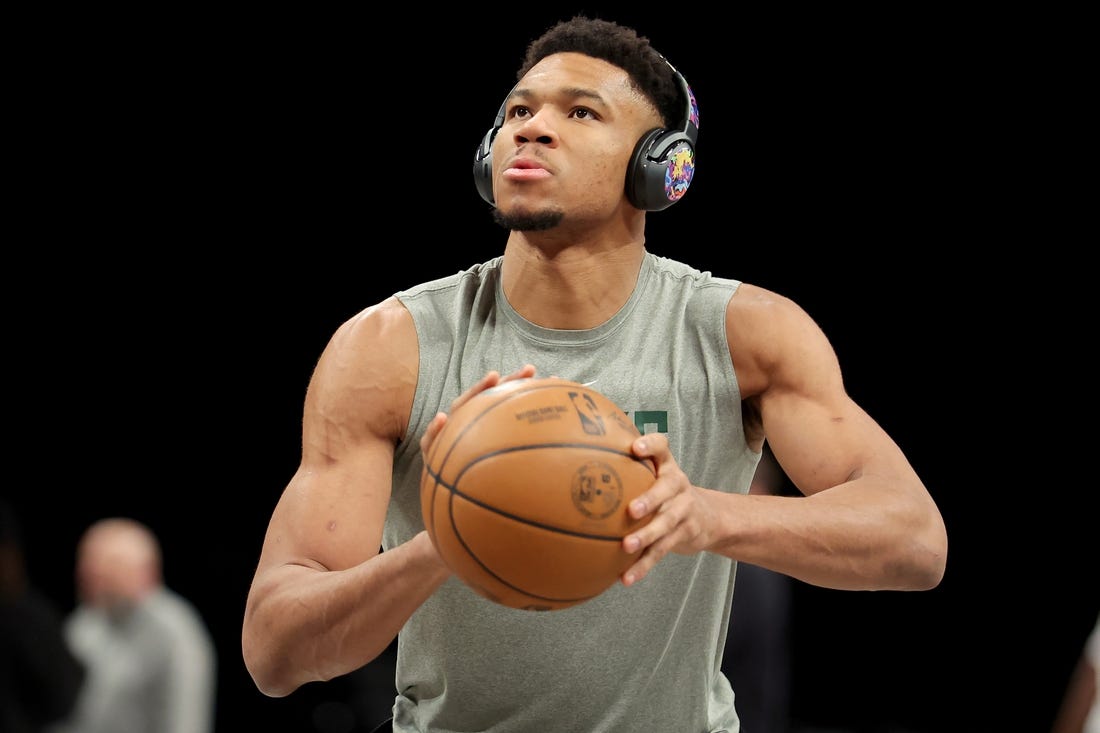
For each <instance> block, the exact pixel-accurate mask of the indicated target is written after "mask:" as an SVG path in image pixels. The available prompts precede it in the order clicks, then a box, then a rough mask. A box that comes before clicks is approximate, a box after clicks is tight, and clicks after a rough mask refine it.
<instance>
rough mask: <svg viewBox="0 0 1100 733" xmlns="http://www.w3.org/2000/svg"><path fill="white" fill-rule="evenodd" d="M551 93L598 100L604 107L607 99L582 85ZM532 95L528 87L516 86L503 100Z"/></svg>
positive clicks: (527, 97)
mask: <svg viewBox="0 0 1100 733" xmlns="http://www.w3.org/2000/svg"><path fill="white" fill-rule="evenodd" d="M553 95H554V96H559V97H569V98H570V99H588V100H591V101H593V102H599V103H600V104H602V105H604V106H605V107H606V106H607V100H606V99H604V98H603V95H601V94H600V93H599V92H596V91H593V90H592V89H586V88H584V87H564V88H562V89H558V90H557V91H555V92H554V93H553ZM533 96H535V94H534V92H532V91H531V90H530V89H523V88H520V87H516V88H515V89H513V90H512V93H511V94H509V95H508V99H506V100H505V103H506V104H507V103H508V102H511V101H512V100H513V99H516V98H519V99H521V100H525V101H526V100H530V99H531V97H533Z"/></svg>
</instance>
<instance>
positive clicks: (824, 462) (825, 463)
mask: <svg viewBox="0 0 1100 733" xmlns="http://www.w3.org/2000/svg"><path fill="white" fill-rule="evenodd" d="M761 412H762V417H763V422H764V430H765V435H766V437H767V440H768V443H769V444H770V445H771V448H772V451H773V452H774V454H775V456H776V459H777V460H778V461H779V463H780V465H781V466H782V467H783V470H784V471H785V472H786V473H787V475H788V476H789V477H790V479H791V481H792V482H793V483H794V485H795V486H797V487H798V489H799V490H800V491H801V492H802V493H804V494H813V493H816V492H818V491H821V490H822V489H826V488H829V487H831V486H836V485H837V484H840V483H844V482H845V481H849V480H851V479H854V478H858V477H859V476H860V475H862V474H863V473H864V472H865V471H868V470H872V469H874V467H876V466H886V465H888V464H892V463H893V462H894V461H896V460H897V456H898V451H897V447H896V446H895V445H894V443H893V441H892V440H891V439H890V438H889V436H887V435H886V433H885V432H884V431H883V430H882V428H881V427H880V426H879V425H878V424H877V423H876V422H875V421H874V420H873V419H872V418H871V417H870V415H868V414H867V413H866V412H865V411H864V410H863V409H862V408H860V407H859V405H857V404H856V403H855V402H853V401H852V400H851V398H849V397H848V396H847V395H846V394H839V395H811V394H807V393H804V392H796V391H790V392H785V393H777V394H772V395H769V396H767V397H766V398H765V399H763V400H761Z"/></svg>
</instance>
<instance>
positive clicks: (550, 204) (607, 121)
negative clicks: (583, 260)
mask: <svg viewBox="0 0 1100 733" xmlns="http://www.w3.org/2000/svg"><path fill="white" fill-rule="evenodd" d="M660 126H661V120H660V116H659V115H658V113H657V110H656V109H654V108H653V106H652V105H651V104H650V103H649V102H648V101H647V100H646V99H645V97H644V96H642V94H641V93H639V92H638V91H636V90H635V89H633V88H632V87H631V86H630V80H629V76H628V75H627V73H626V72H625V71H623V70H622V69H620V68H618V67H617V66H614V65H612V64H610V63H608V62H606V61H603V60H600V59H595V58H591V57H589V56H584V55H582V54H578V53H560V54H554V55H552V56H547V57H546V58H545V59H543V60H542V61H540V62H539V63H538V64H536V65H535V66H534V67H533V68H532V69H531V70H530V71H529V72H528V73H527V74H526V76H524V77H523V79H522V80H520V82H519V84H517V85H516V88H515V89H513V90H512V94H511V95H510V96H509V98H508V100H507V101H506V103H505V117H504V124H503V126H502V127H501V129H500V132H499V133H497V136H496V138H495V139H494V141H493V163H494V171H493V194H494V197H495V199H496V206H497V210H498V213H499V215H498V221H501V222H502V223H504V222H507V223H510V224H511V228H515V229H545V228H549V226H552V225H554V224H556V223H557V222H559V221H562V220H565V221H569V222H574V221H586V220H591V221H597V220H602V219H606V218H608V217H610V216H613V215H615V213H616V212H617V211H619V210H620V208H621V207H624V206H630V204H629V202H628V201H627V199H626V196H625V188H624V185H625V182H626V170H627V166H628V165H629V163H630V159H631V156H632V155H633V152H634V148H635V145H636V144H637V142H638V140H639V139H640V138H641V137H642V135H644V134H645V133H646V132H647V131H649V130H651V129H653V128H655V127H660Z"/></svg>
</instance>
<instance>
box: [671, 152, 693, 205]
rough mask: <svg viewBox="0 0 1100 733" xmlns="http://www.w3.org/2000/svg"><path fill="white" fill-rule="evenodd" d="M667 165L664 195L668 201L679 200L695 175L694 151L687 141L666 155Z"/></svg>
mask: <svg viewBox="0 0 1100 733" xmlns="http://www.w3.org/2000/svg"><path fill="white" fill-rule="evenodd" d="M668 158H669V166H668V169H667V170H666V171H665V197H666V198H668V200H669V201H670V202H672V201H679V200H680V197H681V196H683V195H684V194H685V193H687V190H688V186H690V185H691V177H692V176H694V175H695V151H693V150H692V149H691V146H690V145H688V144H687V143H681V144H680V145H678V146H677V147H676V149H675V150H673V151H672V153H671V154H669V156H668Z"/></svg>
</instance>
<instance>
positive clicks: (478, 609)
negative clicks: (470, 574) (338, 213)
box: [383, 253, 759, 733]
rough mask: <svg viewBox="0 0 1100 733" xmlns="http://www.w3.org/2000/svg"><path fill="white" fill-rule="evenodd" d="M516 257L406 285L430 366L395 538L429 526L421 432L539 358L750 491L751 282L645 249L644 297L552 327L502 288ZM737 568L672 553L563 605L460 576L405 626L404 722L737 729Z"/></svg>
mask: <svg viewBox="0 0 1100 733" xmlns="http://www.w3.org/2000/svg"><path fill="white" fill-rule="evenodd" d="M501 260H502V258H500V257H497V258H495V259H493V260H490V261H488V262H485V263H482V264H479V265H475V266H473V267H471V268H470V269H468V270H465V271H462V272H458V273H456V274H454V275H451V276H448V277H444V278H441V279H439V280H435V281H432V282H427V283H423V284H421V285H418V286H416V287H413V288H411V289H409V290H405V291H402V292H399V293H396V297H397V298H398V299H399V300H400V301H401V302H402V303H403V304H404V305H405V307H406V308H408V310H409V312H410V313H411V314H412V316H413V320H414V322H415V324H416V331H417V338H418V341H419V345H420V372H419V381H418V383H417V387H416V395H415V397H414V399H413V406H412V414H411V416H410V420H409V429H408V434H407V435H406V436H405V438H404V440H403V441H402V442H401V444H400V445H399V446H398V448H397V453H396V457H395V465H394V479H393V496H392V498H391V500H390V506H389V512H388V514H387V517H386V525H385V530H384V534H383V548H384V549H388V548H391V547H395V546H397V545H399V544H401V543H403V542H405V541H407V540H408V539H410V538H411V537H412V536H413V535H415V534H416V533H417V532H419V531H421V530H423V529H424V523H423V521H422V519H421V513H420V494H419V481H420V470H421V466H422V459H421V455H420V446H419V441H420V436H421V435H422V434H423V432H424V429H425V427H426V426H427V424H428V422H429V421H430V420H431V419H432V416H433V415H435V413H436V412H437V411H438V410H440V409H444V410H445V409H448V407H449V405H450V403H451V400H453V399H454V398H455V397H457V396H458V395H459V394H460V393H462V392H463V391H464V390H466V389H467V388H468V387H469V386H470V385H472V384H473V383H474V382H475V381H477V380H478V379H480V378H481V377H482V376H484V374H485V373H486V372H487V371H489V370H491V369H496V370H499V371H500V372H501V373H502V374H507V373H509V372H511V371H514V370H515V369H517V368H518V367H520V366H522V365H523V364H525V363H528V362H529V363H531V364H534V365H535V367H536V368H537V369H538V374H539V375H541V376H551V375H553V376H559V377H564V378H566V379H571V380H573V381H576V382H581V383H587V384H590V385H591V386H592V387H593V388H594V389H597V390H599V391H600V392H602V393H603V394H605V395H607V396H608V397H609V398H611V399H612V400H613V401H614V402H615V403H616V404H618V405H619V406H620V407H621V408H622V409H623V410H625V411H626V412H627V414H629V415H631V416H632V418H633V419H634V421H635V424H637V425H638V427H639V429H640V430H641V431H642V432H643V433H647V432H662V433H666V434H667V435H668V438H669V441H670V444H671V447H672V453H673V455H674V456H675V457H676V459H677V461H678V462H679V464H680V466H681V468H683V470H684V471H685V472H686V473H687V476H688V478H689V479H690V480H691V482H692V483H693V484H695V485H696V486H704V487H707V488H711V489H718V490H721V491H726V492H738V493H746V492H747V491H748V487H749V482H750V480H751V478H752V475H753V471H754V469H755V468H756V463H757V460H758V458H759V454H758V453H755V452H753V451H752V450H751V449H750V448H749V447H748V446H747V445H746V442H745V436H744V432H743V429H742V422H741V396H740V392H739V390H738V386H737V378H736V375H735V374H734V371H733V366H732V361H731V359H730V351H729V345H728V343H727V341H726V335H725V334H726V332H725V308H726V304H727V303H728V301H729V299H730V297H731V296H732V295H733V293H734V291H735V290H736V289H737V287H738V285H739V283H738V281H735V280H728V279H723V278H718V277H714V276H712V275H711V274H710V273H709V272H701V271H699V270H696V269H693V268H691V267H688V266H687V265H684V264H682V263H679V262H675V261H673V260H669V259H667V258H663V257H657V256H655V255H653V254H651V253H646V255H645V258H644V261H643V263H642V267H641V271H640V273H639V277H638V282H637V285H636V287H635V290H634V293H633V294H632V295H631V297H630V299H629V301H628V302H627V303H626V304H625V305H624V306H623V307H622V309H621V310H620V311H619V312H618V313H616V314H615V315H614V316H613V317H612V318H611V319H610V320H608V321H607V322H606V323H603V324H602V325H600V326H597V327H596V328H592V329H587V330H580V331H563V330H553V329H547V328H542V327H539V326H536V325H535V324H533V323H530V322H529V321H527V320H525V319H524V318H523V317H521V316H520V315H519V314H518V313H517V312H516V311H515V310H514V309H512V307H511V306H510V305H509V304H508V302H507V300H506V299H505V297H504V294H503V291H502V290H501V282H500V270H501ZM735 571H736V564H735V563H733V562H731V561H730V560H729V559H728V558H725V557H722V556H720V555H717V554H712V553H700V554H698V555H694V556H691V557H685V556H682V555H676V554H671V555H668V556H666V557H665V558H664V559H663V560H662V561H661V562H660V563H658V564H657V566H656V567H655V568H654V569H653V570H652V571H651V572H650V573H649V575H648V576H647V577H646V578H644V579H643V580H641V581H640V582H638V583H637V584H635V585H634V586H633V587H630V588H627V587H624V586H623V585H622V584H621V583H616V584H615V585H613V586H612V587H611V588H610V589H608V590H607V591H606V592H604V593H603V594H601V595H600V596H598V597H596V598H594V599H592V600H590V601H587V602H585V603H582V604H580V605H577V606H571V607H569V608H565V609H560V610H556V611H546V612H538V611H526V610H517V609H512V608H508V607H505V606H500V605H498V604H495V603H493V602H491V601H488V600H486V599H484V598H482V597H481V596H479V595H478V594H476V593H475V592H474V591H472V590H470V589H469V588H467V587H466V586H465V585H464V584H463V583H462V581H460V580H458V579H457V578H451V579H450V580H448V581H447V582H446V583H444V585H443V586H442V587H440V588H439V590H438V591H437V592H436V593H434V594H433V595H432V597H431V598H429V599H428V600H427V601H426V602H425V603H424V604H423V605H422V606H421V607H420V608H419V609H418V610H417V611H416V612H415V613H414V614H413V615H412V617H410V618H409V620H408V622H407V623H406V624H405V626H404V627H403V628H402V630H401V633H400V635H399V637H398V646H397V679H396V683H397V699H396V704H395V707H394V730H395V731H399V732H400V733H429V732H431V733H457V732H458V731H462V732H463V733H470V732H473V731H478V732H479V733H719V732H726V731H728V732H729V733H737V731H739V730H740V724H739V722H738V719H737V715H736V713H735V712H734V709H733V691H732V690H731V689H730V684H729V681H728V680H727V679H726V677H725V676H724V675H723V674H722V672H721V663H722V651H723V648H724V646H725V640H726V627H727V624H728V621H729V613H730V603H731V600H732V597H733V584H734V574H735Z"/></svg>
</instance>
